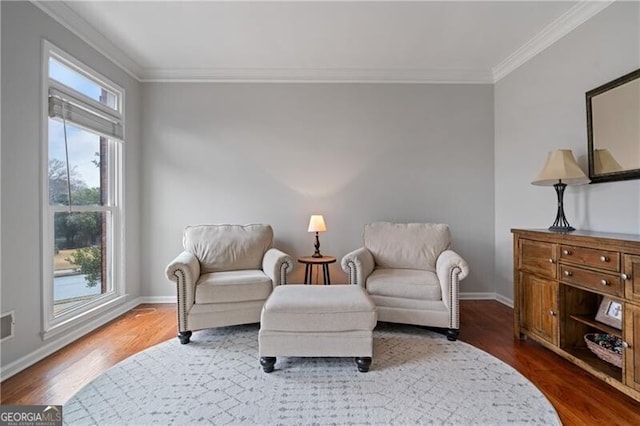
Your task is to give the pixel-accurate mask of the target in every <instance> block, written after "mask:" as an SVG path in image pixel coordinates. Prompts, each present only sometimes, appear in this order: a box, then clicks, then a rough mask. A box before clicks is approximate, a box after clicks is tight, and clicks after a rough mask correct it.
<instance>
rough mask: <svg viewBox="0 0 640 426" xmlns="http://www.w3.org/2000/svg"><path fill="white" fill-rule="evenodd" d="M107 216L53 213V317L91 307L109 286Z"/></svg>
mask: <svg viewBox="0 0 640 426" xmlns="http://www.w3.org/2000/svg"><path fill="white" fill-rule="evenodd" d="M109 220H110V215H109V213H108V212H82V213H68V212H57V213H54V241H55V242H54V244H55V247H54V259H53V262H54V268H53V269H54V274H53V276H54V278H53V301H54V303H53V306H54V308H53V313H54V315H58V314H60V313H63V312H64V311H67V310H69V309H72V308H75V307H77V306H80V305H83V304H86V303H89V302H91V301H93V300H94V299H95V298H97V297H99V296H100V295H102V294H104V293H107V292H109V291H111V290H112V288H110V285H108V283H109V282H110V281H111V280H109V279H108V275H109V274H108V268H107V267H108V265H109V263H110V262H109V260H108V258H107V256H108V254H109V251H108V249H107V244H108V241H107V235H109V233H108V229H109V228H110V224H109Z"/></svg>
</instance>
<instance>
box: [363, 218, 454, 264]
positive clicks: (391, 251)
mask: <svg viewBox="0 0 640 426" xmlns="http://www.w3.org/2000/svg"><path fill="white" fill-rule="evenodd" d="M363 237H364V246H365V247H366V248H367V249H368V250H369V251H370V252H371V254H372V255H373V259H374V261H375V264H376V267H377V268H396V269H421V270H425V271H431V272H435V271H436V259H437V258H438V256H439V255H440V253H442V252H443V251H445V250H446V249H448V248H449V245H450V244H451V235H450V233H449V227H448V226H447V225H445V224H437V223H390V222H374V223H370V224H367V225H365V227H364V235H363Z"/></svg>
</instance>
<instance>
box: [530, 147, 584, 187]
mask: <svg viewBox="0 0 640 426" xmlns="http://www.w3.org/2000/svg"><path fill="white" fill-rule="evenodd" d="M558 181H562V183H565V184H567V185H582V184H585V183H589V178H587V176H586V175H585V174H584V172H583V171H582V169H581V168H580V166H578V163H576V160H575V158H573V153H572V152H571V150H570V149H556V150H555V151H551V152H550V153H549V156H548V157H547V162H546V163H545V165H544V168H543V169H542V171H541V172H540V173H539V174H538V176H537V177H536V178H535V179H534V181H533V182H531V183H532V184H534V185H542V186H551V185H555V184H556V183H558Z"/></svg>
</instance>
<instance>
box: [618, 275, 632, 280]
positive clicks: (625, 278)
mask: <svg viewBox="0 0 640 426" xmlns="http://www.w3.org/2000/svg"><path fill="white" fill-rule="evenodd" d="M620 278H622V279H623V280H630V279H631V275H627V274H622V275H620Z"/></svg>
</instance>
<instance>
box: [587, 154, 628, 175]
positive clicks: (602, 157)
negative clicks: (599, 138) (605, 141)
mask: <svg viewBox="0 0 640 426" xmlns="http://www.w3.org/2000/svg"><path fill="white" fill-rule="evenodd" d="M593 168H594V171H595V172H596V173H598V174H600V173H612V172H619V171H621V170H622V166H621V165H620V163H618V162H617V161H616V159H615V158H613V155H611V153H610V152H609V150H608V149H594V150H593Z"/></svg>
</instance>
